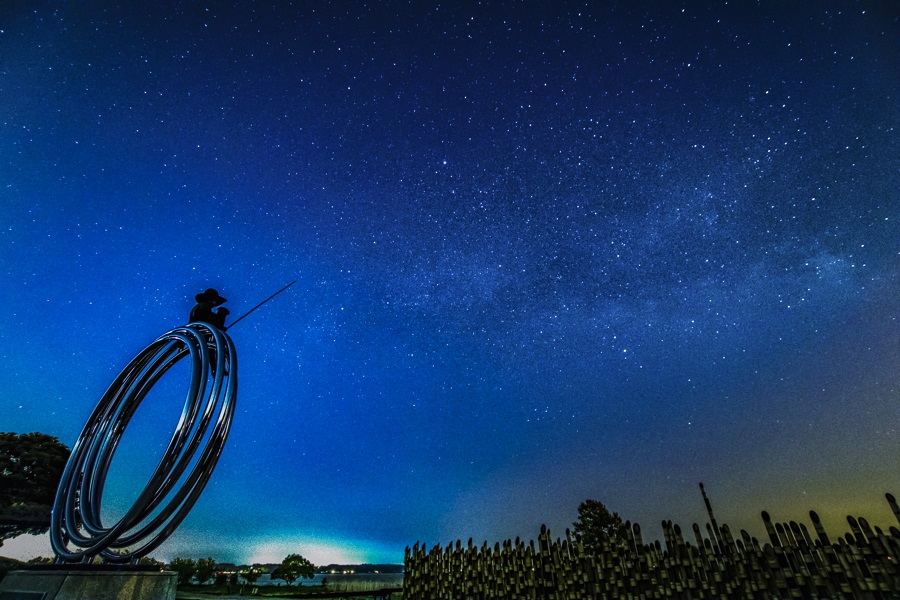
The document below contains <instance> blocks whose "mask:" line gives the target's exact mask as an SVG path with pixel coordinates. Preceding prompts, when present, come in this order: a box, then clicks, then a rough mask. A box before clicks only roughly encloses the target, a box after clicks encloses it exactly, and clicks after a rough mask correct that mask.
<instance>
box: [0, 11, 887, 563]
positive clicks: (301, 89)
mask: <svg viewBox="0 0 900 600" xmlns="http://www.w3.org/2000/svg"><path fill="white" fill-rule="evenodd" d="M111 4H113V3H109V2H100V1H85V2H52V3H51V2H36V3H35V2H25V1H19V0H13V1H6V2H3V3H2V6H0V309H2V310H0V430H2V431H15V432H20V433H25V432H31V431H40V432H43V433H48V434H50V435H54V436H57V437H58V438H59V439H60V440H61V441H62V442H63V443H65V444H66V445H68V446H70V447H71V446H72V445H73V444H74V443H75V441H76V440H77V438H78V435H79V433H80V431H81V428H82V427H83V425H84V424H85V422H86V421H87V418H88V416H89V415H90V413H91V411H92V409H93V407H94V406H95V404H96V403H97V401H98V400H99V399H100V397H101V395H102V394H103V392H104V391H105V390H106V388H107V387H108V386H109V385H110V384H111V383H112V381H113V379H114V378H115V376H116V375H117V374H118V373H119V371H120V370H121V369H122V368H123V367H124V366H125V365H126V364H127V363H128V361H129V360H130V359H131V358H132V357H134V356H135V355H136V354H137V353H138V352H140V351H141V350H142V349H143V348H144V347H145V346H147V345H148V344H149V343H150V342H151V341H153V340H154V339H155V338H156V337H157V336H158V335H161V334H162V333H164V332H166V331H168V330H169V329H171V328H172V327H175V326H178V325H181V324H184V323H186V322H187V319H188V313H189V311H190V309H191V307H192V306H193V304H194V295H195V294H198V293H200V292H202V291H203V290H204V289H206V288H207V287H214V288H216V289H217V290H218V291H219V292H220V293H221V294H222V295H223V296H225V297H226V298H228V303H227V304H226V307H228V308H229V309H230V310H231V312H232V317H233V318H236V317H237V316H239V315H241V314H242V313H244V312H246V311H247V310H249V309H250V308H252V307H253V306H254V305H255V304H257V303H258V302H260V301H261V300H263V299H264V298H266V297H267V296H269V295H270V294H271V293H273V292H275V291H276V290H278V289H279V288H280V287H282V286H283V285H285V284H287V283H289V282H290V281H292V280H297V283H296V284H295V285H294V286H293V287H291V288H290V289H289V290H288V291H286V292H284V293H283V294H281V295H280V296H278V297H277V298H275V299H274V300H272V301H271V302H270V303H268V304H266V305H265V306H263V307H262V308H260V309H259V310H257V311H256V312H254V313H253V314H252V315H251V316H249V317H248V318H247V319H245V320H244V321H242V322H241V323H240V324H239V325H237V326H236V327H234V328H233V329H232V330H230V331H229V334H230V335H231V336H232V338H233V339H234V342H235V344H236V346H237V351H238V356H239V364H240V367H239V369H240V371H239V372H240V389H239V393H238V399H237V411H236V415H235V422H234V426H233V428H232V433H231V437H230V438H229V440H228V443H227V445H226V447H225V451H224V454H223V456H222V459H221V461H220V463H219V466H218V468H217V470H216V471H215V473H214V474H213V477H212V480H211V481H210V484H209V485H208V487H207V489H206V491H205V492H204V494H203V495H202V496H201V498H200V500H199V502H198V503H197V505H196V506H195V508H194V510H193V512H191V514H190V515H189V516H188V518H187V519H186V520H185V522H184V523H183V525H182V526H181V528H180V529H179V530H178V531H177V532H176V533H175V534H174V535H173V536H172V537H171V538H170V539H169V541H168V542H166V543H165V544H164V545H163V546H162V547H161V548H159V549H158V550H157V551H156V552H154V556H156V557H157V558H160V559H165V560H168V559H171V558H173V557H175V556H179V555H180V556H192V557H200V556H212V557H214V558H216V559H217V560H220V561H236V562H251V561H254V562H264V561H280V560H281V559H282V558H284V556H286V555H287V554H289V553H293V552H299V553H300V554H303V555H304V556H306V557H307V558H309V559H310V560H312V561H313V562H314V563H317V564H324V563H328V562H393V563H399V562H402V560H403V548H404V547H405V546H406V545H412V544H413V543H414V542H416V541H423V542H426V543H427V544H429V545H431V544H435V543H442V544H446V543H448V542H450V541H454V540H456V539H463V540H466V539H467V538H469V537H470V536H471V537H474V538H475V541H476V543H480V542H481V541H484V540H487V541H489V542H490V543H493V542H494V541H499V540H504V539H509V538H515V537H516V536H520V537H521V538H523V539H525V540H528V539H533V538H536V536H537V534H538V532H539V529H540V525H541V524H542V523H545V524H547V525H548V527H550V529H551V531H552V532H553V533H554V534H558V535H563V534H564V529H565V527H567V526H571V523H572V522H573V521H574V520H575V519H576V517H577V507H578V504H579V503H580V502H581V501H583V500H585V499H587V498H593V499H597V500H600V501H602V502H604V503H605V504H606V505H607V506H608V507H609V508H610V509H611V510H615V511H617V512H619V513H620V514H621V515H622V516H623V518H625V519H630V520H632V521H637V522H639V523H640V524H641V525H642V526H643V528H644V531H645V535H646V537H647V538H648V539H654V538H656V537H660V536H661V528H660V527H659V523H660V521H661V520H663V519H672V520H674V521H675V522H676V523H680V524H681V525H682V526H683V527H685V526H686V527H689V526H690V524H691V523H693V522H700V523H705V522H706V520H708V519H707V518H706V514H705V508H704V505H703V501H702V497H701V495H700V491H699V489H698V486H697V484H698V483H699V482H701V481H702V482H703V483H704V484H705V486H706V489H707V492H708V493H709V495H710V498H711V500H712V502H713V507H714V509H715V510H716V517H717V519H718V520H719V521H720V522H726V523H729V524H730V525H731V526H732V527H733V528H738V529H739V528H746V529H748V531H750V532H751V534H753V535H757V536H762V535H763V534H764V530H763V528H762V521H761V520H760V518H759V512H760V511H761V510H763V509H766V510H768V511H769V512H770V513H772V516H773V519H774V520H775V521H787V520H789V519H797V520H803V521H804V522H807V523H808V522H809V519H808V516H807V512H808V511H809V510H810V509H815V510H817V511H818V512H819V513H820V514H821V515H822V516H823V521H824V522H825V524H826V526H827V527H828V528H829V530H830V531H833V532H834V533H843V532H845V531H847V529H848V528H847V527H846V524H845V522H843V521H842V516H843V515H846V514H848V513H849V514H853V515H857V516H859V515H861V516H865V517H867V518H869V519H870V520H871V521H873V522H874V524H878V525H882V526H884V525H890V524H892V522H893V517H892V516H891V514H890V511H889V509H888V507H887V504H886V502H885V501H884V493H885V492H893V493H895V494H896V493H900V477H898V475H900V473H898V464H900V402H898V400H900V226H898V224H900V193H898V190H900V144H898V131H900V110H898V96H900V23H898V12H897V11H896V7H895V8H894V9H890V8H889V7H890V6H892V5H893V3H891V2H862V3H857V2H851V1H841V2H834V1H832V2H828V1H826V2H775V1H771V2H761V3H760V2H728V3H725V2H715V3H713V2H621V3H617V2H588V3H580V4H576V3H567V2H546V3H541V2H493V1H491V2H448V3H443V2H442V3H432V2H413V3H408V2H399V1H388V2H379V3H371V4H372V6H369V7H366V6H363V3H361V2H328V3H325V2H315V1H300V2H294V3H286V2H275V3H274V5H273V3H271V2H270V3H249V2H247V3H232V2H197V3H188V2H168V1H162V2H146V3H136V2H133V3H123V4H127V5H128V6H127V8H116V7H113V6H110V5H111ZM251 6H252V7H251ZM182 367H183V368H182ZM187 373H188V371H187V366H186V364H182V365H179V367H178V368H176V369H174V370H173V371H171V372H170V373H169V374H167V375H166V377H165V378H164V379H163V380H161V381H160V383H159V386H158V388H154V390H153V393H152V394H151V395H150V396H149V397H148V398H147V400H146V401H145V403H144V405H142V406H141V408H140V410H139V411H138V413H137V416H136V417H135V420H134V422H133V423H132V424H131V425H130V426H129V428H128V430H127V432H126V435H125V439H124V441H123V443H122V445H121V447H120V450H119V452H118V453H117V455H116V461H115V463H114V464H113V469H112V471H111V473H110V475H109V479H108V485H107V487H108V493H107V498H106V500H105V503H104V514H105V515H109V519H111V520H112V519H115V518H117V516H121V515H122V514H123V513H124V511H125V510H126V509H127V508H128V507H129V506H130V505H131V502H132V501H133V499H134V498H135V497H136V496H137V494H138V493H139V491H140V489H141V487H142V486H143V485H144V483H146V481H147V478H148V477H149V474H150V473H151V472H152V469H153V467H154V466H155V465H156V462H157V461H158V460H159V458H160V456H161V453H162V451H163V449H164V448H165V444H166V443H167V442H168V439H169V436H170V435H171V432H172V431H173V429H174V427H175V424H176V422H177V418H178V416H179V413H180V410H181V404H182V402H183V399H184V393H185V390H186V385H187V383H186V382H187V378H188V375H187ZM893 524H894V525H896V523H895V522H894V523H893ZM0 553H2V554H4V555H7V556H21V557H28V556H33V555H35V554H43V555H49V553H50V550H49V542H48V541H47V538H46V536H44V537H41V538H35V539H32V538H18V540H16V541H13V542H7V544H6V545H5V546H4V547H3V549H2V551H0Z"/></svg>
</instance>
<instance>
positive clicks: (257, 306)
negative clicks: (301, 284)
mask: <svg viewBox="0 0 900 600" xmlns="http://www.w3.org/2000/svg"><path fill="white" fill-rule="evenodd" d="M295 283H297V280H296V279H295V280H294V281H292V282H290V283H289V284H287V285H286V286H284V287H283V288H281V289H280V290H278V291H277V292H275V293H274V294H272V295H271V296H269V297H268V298H266V299H265V300H263V301H262V302H260V303H259V304H257V305H256V306H254V307H253V308H251V309H250V310H248V311H247V312H245V313H244V314H242V315H241V316H240V317H238V318H237V320H235V321H234V323H232V324H231V325H229V326H228V327H225V328H224V329H231V328H232V327H234V326H235V325H237V324H238V323H239V322H240V320H241V319H243V318H244V317H246V316H247V315H249V314H250V313H252V312H253V311H254V310H256V309H257V308H259V307H260V306H262V305H263V304H265V303H266V302H268V301H269V300H271V299H272V298H274V297H275V296H277V295H278V294H280V293H281V292H283V291H284V290H286V289H288V288H289V287H291V286H292V285H294V284H295Z"/></svg>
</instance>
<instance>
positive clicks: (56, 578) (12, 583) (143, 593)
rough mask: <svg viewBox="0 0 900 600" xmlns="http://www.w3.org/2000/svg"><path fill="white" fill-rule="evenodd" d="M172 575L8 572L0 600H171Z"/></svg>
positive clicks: (102, 568) (123, 570) (87, 569)
mask: <svg viewBox="0 0 900 600" xmlns="http://www.w3.org/2000/svg"><path fill="white" fill-rule="evenodd" d="M177 586H178V574H177V573H175V572H173V571H160V570H159V567H156V568H155V569H154V570H146V569H141V568H140V567H137V568H135V567H115V566H110V567H107V566H106V565H96V566H95V565H84V566H70V565H52V566H47V567H43V568H30V569H22V570H18V571H10V572H9V573H7V574H6V577H5V578H4V579H3V581H0V600H94V599H100V598H103V599H104V600H105V599H110V600H175V590H176V588H177Z"/></svg>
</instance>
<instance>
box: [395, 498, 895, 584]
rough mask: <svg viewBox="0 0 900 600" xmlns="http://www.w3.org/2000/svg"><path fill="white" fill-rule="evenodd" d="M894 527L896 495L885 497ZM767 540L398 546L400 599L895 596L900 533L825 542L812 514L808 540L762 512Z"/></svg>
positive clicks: (636, 533)
mask: <svg viewBox="0 0 900 600" xmlns="http://www.w3.org/2000/svg"><path fill="white" fill-rule="evenodd" d="M886 497H887V501H888V503H889V504H890V507H891V509H892V510H893V512H894V515H895V516H896V517H897V520H898V523H900V508H898V506H897V502H896V499H895V498H894V497H893V496H892V495H891V494H887V495H886ZM762 518H763V522H764V523H765V527H766V532H767V534H768V537H769V541H768V542H764V543H760V541H759V540H757V539H756V538H754V537H751V536H750V535H749V534H748V533H747V532H746V531H743V530H742V531H741V533H740V537H739V538H738V539H735V538H734V537H733V536H732V534H731V531H730V530H729V528H728V526H727V525H722V526H718V525H716V527H715V528H714V527H713V526H712V525H707V528H706V529H707V534H708V536H707V537H703V536H702V535H701V531H700V527H699V526H698V525H696V524H694V526H693V534H694V541H695V544H692V543H691V542H690V541H687V540H685V539H684V535H683V534H682V531H681V528H680V527H679V526H678V525H673V524H672V522H671V521H664V522H663V531H664V537H665V547H663V546H662V545H661V544H660V542H659V541H657V542H655V543H653V544H644V543H643V539H642V537H641V529H640V526H639V525H638V524H637V523H635V524H633V525H632V524H630V523H627V524H626V525H627V527H626V529H627V531H628V533H627V535H626V539H611V538H609V537H606V538H604V539H603V540H602V542H601V546H600V548H599V550H597V551H594V552H589V551H586V550H585V548H584V545H583V544H582V542H581V541H580V540H578V539H573V537H572V535H571V534H570V532H569V531H568V530H566V536H565V539H562V540H560V539H556V540H555V541H554V540H553V538H552V537H551V535H550V531H548V530H547V529H546V527H541V533H540V535H539V536H538V540H537V544H535V542H534V541H533V540H532V541H531V542H530V543H528V544H525V543H523V542H521V541H520V540H519V539H518V538H516V540H515V542H512V541H509V540H507V541H506V542H504V543H502V544H500V543H497V544H495V545H494V546H493V548H491V547H490V546H488V544H487V542H485V543H484V544H483V545H482V546H481V547H480V548H479V547H477V546H474V545H473V544H472V540H471V539H469V542H468V545H466V546H463V544H462V543H461V542H460V541H459V540H457V542H456V544H455V547H454V544H452V543H451V544H449V545H448V546H447V547H446V548H442V547H441V546H440V545H438V546H434V547H433V548H432V549H431V550H430V551H428V550H426V548H425V545H424V544H423V545H421V546H420V545H419V544H418V543H416V545H415V546H413V547H412V548H409V547H407V548H406V555H405V567H406V568H405V575H404V582H403V596H404V598H405V599H406V600H482V599H485V600H486V599H492V598H493V599H509V600H540V599H546V600H582V599H588V598H597V599H599V598H636V599H638V598H648V599H649V598H691V599H694V598H721V599H725V598H728V599H731V598H753V599H763V598H765V599H768V598H810V599H812V598H854V599H869V598H872V599H876V598H900V565H898V559H900V530H898V529H897V527H893V526H892V527H890V529H889V532H884V531H882V530H881V529H880V528H879V527H874V528H873V527H871V526H870V525H869V524H868V522H867V521H866V520H865V519H863V518H859V519H855V518H853V517H847V521H848V523H849V525H850V532H849V533H847V534H846V535H844V536H842V537H839V538H837V539H836V540H835V541H832V540H831V539H830V538H829V536H828V534H827V532H826V531H825V529H824V527H823V526H822V523H821V521H820V520H819V517H818V515H816V513H815V512H810V518H811V519H812V522H813V529H814V533H815V539H813V536H811V535H810V532H809V531H808V529H807V528H806V526H805V525H803V524H802V523H799V524H798V523H796V522H793V521H791V522H789V523H773V522H772V520H771V519H770V517H769V515H768V514H767V513H765V512H763V513H762Z"/></svg>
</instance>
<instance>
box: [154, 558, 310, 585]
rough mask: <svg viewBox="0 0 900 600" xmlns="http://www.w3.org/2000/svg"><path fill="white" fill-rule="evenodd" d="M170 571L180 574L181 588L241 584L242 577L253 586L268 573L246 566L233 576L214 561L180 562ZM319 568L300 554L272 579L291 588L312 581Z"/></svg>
mask: <svg viewBox="0 0 900 600" xmlns="http://www.w3.org/2000/svg"><path fill="white" fill-rule="evenodd" d="M166 568H167V569H168V570H170V571H174V572H175V573H177V574H178V585H188V584H190V583H191V582H193V581H196V582H197V583H199V584H201V585H203V584H206V583H207V582H209V581H210V580H213V579H214V580H215V581H216V582H217V583H235V584H236V583H238V577H240V579H243V580H244V582H245V583H248V584H250V585H253V584H254V583H255V582H256V580H257V579H258V578H259V576H260V575H262V574H263V573H265V572H267V569H266V567H264V566H263V565H253V566H248V565H242V566H239V567H237V572H236V573H232V574H231V580H230V581H229V580H228V577H229V575H228V574H227V573H223V572H222V571H221V570H220V569H219V565H218V563H216V561H215V560H214V559H212V558H200V559H197V560H194V559H192V558H176V559H174V560H173V561H172V562H170V563H169V564H168V565H166ZM314 569H315V567H314V566H313V564H312V563H311V562H309V561H308V560H307V559H306V558H304V557H303V556H301V555H299V554H290V555H288V556H286V557H285V558H284V560H282V561H281V564H280V565H278V566H277V567H275V570H273V571H272V572H271V577H272V579H281V580H283V581H284V582H286V583H287V584H288V585H293V584H294V582H295V581H297V580H298V579H301V578H306V579H312V578H313V576H314V574H315V573H314Z"/></svg>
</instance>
